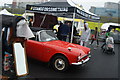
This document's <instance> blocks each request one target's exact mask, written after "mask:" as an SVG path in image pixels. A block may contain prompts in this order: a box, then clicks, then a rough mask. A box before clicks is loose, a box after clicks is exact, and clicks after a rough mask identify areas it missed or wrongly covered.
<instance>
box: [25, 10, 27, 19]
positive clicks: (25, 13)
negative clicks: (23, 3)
mask: <svg viewBox="0 0 120 80" xmlns="http://www.w3.org/2000/svg"><path fill="white" fill-rule="evenodd" d="M25 18H26V19H27V16H26V10H25Z"/></svg>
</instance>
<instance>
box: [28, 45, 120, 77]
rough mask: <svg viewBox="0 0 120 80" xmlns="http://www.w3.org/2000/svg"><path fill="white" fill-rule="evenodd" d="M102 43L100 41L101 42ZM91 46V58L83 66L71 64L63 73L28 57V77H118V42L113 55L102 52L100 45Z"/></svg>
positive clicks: (119, 47)
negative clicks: (96, 47) (95, 47)
mask: <svg viewBox="0 0 120 80" xmlns="http://www.w3.org/2000/svg"><path fill="white" fill-rule="evenodd" d="M101 44H102V43H101ZM89 47H90V48H91V54H92V57H91V60H90V61H89V62H88V63H87V64H86V65H84V66H71V67H70V69H69V70H68V71H67V72H65V73H59V72H55V71H53V70H52V69H50V68H49V67H48V66H47V64H45V63H42V62H39V61H37V60H33V59H28V66H29V75H28V76H27V77H28V78H118V51H119V49H120V44H115V55H112V54H105V53H102V50H101V49H100V47H99V48H98V49H96V50H94V49H93V47H94V46H93V45H90V46H89Z"/></svg>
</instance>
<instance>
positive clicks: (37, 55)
mask: <svg viewBox="0 0 120 80" xmlns="http://www.w3.org/2000/svg"><path fill="white" fill-rule="evenodd" d="M44 52H45V48H44V46H43V43H42V42H40V41H39V39H38V36H36V37H35V40H27V41H26V53H27V55H28V56H29V57H31V58H34V59H37V60H42V55H43V54H44Z"/></svg>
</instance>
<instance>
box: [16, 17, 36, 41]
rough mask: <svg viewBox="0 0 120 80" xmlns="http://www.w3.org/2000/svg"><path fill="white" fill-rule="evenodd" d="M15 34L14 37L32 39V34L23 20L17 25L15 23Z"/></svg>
mask: <svg viewBox="0 0 120 80" xmlns="http://www.w3.org/2000/svg"><path fill="white" fill-rule="evenodd" d="M16 29H17V32H16V34H17V35H16V36H17V37H24V38H27V39H28V38H32V37H34V34H33V33H32V31H31V30H30V28H29V26H28V24H27V22H26V21H25V19H24V20H20V21H19V22H18V23H17V27H16Z"/></svg>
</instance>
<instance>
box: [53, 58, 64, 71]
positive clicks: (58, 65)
mask: <svg viewBox="0 0 120 80" xmlns="http://www.w3.org/2000/svg"><path fill="white" fill-rule="evenodd" d="M55 68H57V69H58V70H63V69H64V68H65V62H64V60H62V59H57V60H55Z"/></svg>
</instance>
